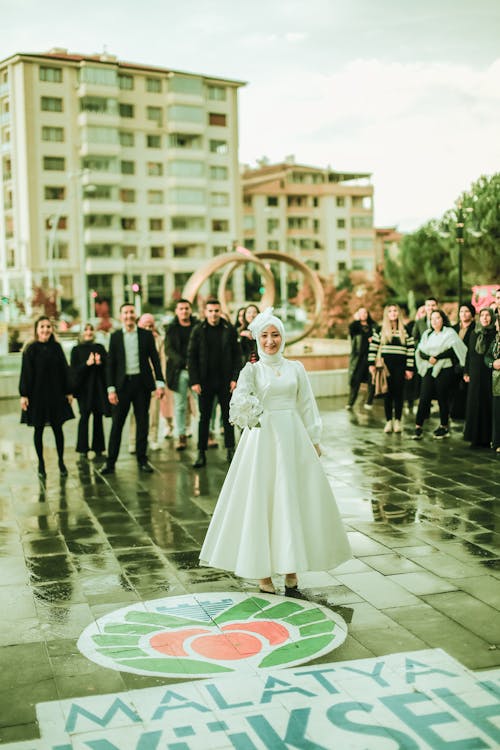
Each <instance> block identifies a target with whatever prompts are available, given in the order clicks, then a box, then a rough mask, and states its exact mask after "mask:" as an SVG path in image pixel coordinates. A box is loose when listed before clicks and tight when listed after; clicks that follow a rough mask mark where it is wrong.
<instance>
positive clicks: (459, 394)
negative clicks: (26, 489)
mask: <svg viewBox="0 0 500 750" xmlns="http://www.w3.org/2000/svg"><path fill="white" fill-rule="evenodd" d="M452 328H453V330H454V331H456V332H457V333H460V323H457V324H456V325H454V326H452ZM473 330H474V321H472V323H471V324H470V326H469V327H468V328H467V330H466V332H465V336H464V337H463V339H462V341H463V342H464V344H465V346H466V347H467V348H469V342H470V337H471V334H472V331H473ZM458 369H459V368H458ZM462 376H463V371H458V372H457V377H456V381H455V385H454V389H453V394H452V397H451V404H450V416H451V418H452V419H465V407H466V404H467V392H468V390H469V384H468V383H466V382H465V380H464V379H463V377H462Z"/></svg>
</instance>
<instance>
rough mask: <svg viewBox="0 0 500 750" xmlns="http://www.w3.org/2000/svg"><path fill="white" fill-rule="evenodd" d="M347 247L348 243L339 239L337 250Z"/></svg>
mask: <svg viewBox="0 0 500 750" xmlns="http://www.w3.org/2000/svg"><path fill="white" fill-rule="evenodd" d="M346 248H347V243H346V241H345V240H337V250H345V249H346Z"/></svg>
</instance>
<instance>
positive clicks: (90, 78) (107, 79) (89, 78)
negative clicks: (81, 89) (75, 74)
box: [79, 65, 118, 86]
mask: <svg viewBox="0 0 500 750" xmlns="http://www.w3.org/2000/svg"><path fill="white" fill-rule="evenodd" d="M79 78H80V83H95V84H97V85H98V86H116V85H117V84H118V77H117V74H116V70H113V68H105V67H103V66H99V67H97V66H93V65H86V66H85V67H83V68H81V69H80V72H79Z"/></svg>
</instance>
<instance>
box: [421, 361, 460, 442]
mask: <svg viewBox="0 0 500 750" xmlns="http://www.w3.org/2000/svg"><path fill="white" fill-rule="evenodd" d="M454 379H455V373H454V372H453V367H446V368H445V369H444V370H441V372H440V373H439V375H438V376H437V378H433V377H432V367H431V368H429V370H427V372H426V373H425V375H424V377H423V378H422V385H421V388H420V401H419V402H418V412H417V417H416V420H415V424H417V425H419V427H421V426H422V425H423V423H424V422H425V419H426V417H427V416H428V414H429V409H430V405H431V401H432V399H433V398H437V400H438V404H439V419H440V421H441V424H442V425H443V427H447V425H448V419H449V416H450V390H451V387H452V384H453V381H454Z"/></svg>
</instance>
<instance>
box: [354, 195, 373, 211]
mask: <svg viewBox="0 0 500 750" xmlns="http://www.w3.org/2000/svg"><path fill="white" fill-rule="evenodd" d="M351 205H352V207H353V208H364V209H367V210H370V209H371V207H372V199H371V196H369V195H353V197H352V198H351Z"/></svg>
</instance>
